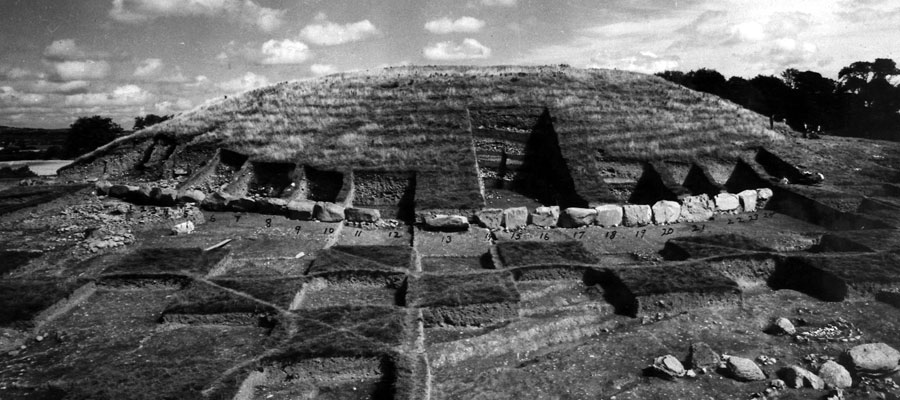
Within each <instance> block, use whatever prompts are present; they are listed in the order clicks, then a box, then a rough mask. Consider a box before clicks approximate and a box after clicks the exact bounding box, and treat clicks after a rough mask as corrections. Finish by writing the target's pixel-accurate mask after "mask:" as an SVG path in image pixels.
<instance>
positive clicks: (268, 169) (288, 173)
mask: <svg viewBox="0 0 900 400" xmlns="http://www.w3.org/2000/svg"><path fill="white" fill-rule="evenodd" d="M252 164H253V177H252V179H251V180H250V183H249V185H248V188H247V194H248V195H250V196H258V197H270V198H282V199H289V198H294V197H296V196H295V195H297V196H302V197H303V198H305V197H306V193H303V192H304V191H306V190H307V189H308V188H307V187H305V186H303V185H302V183H305V182H304V178H303V176H302V174H303V168H298V167H297V164H294V163H268V162H252ZM295 192H297V193H295Z"/></svg>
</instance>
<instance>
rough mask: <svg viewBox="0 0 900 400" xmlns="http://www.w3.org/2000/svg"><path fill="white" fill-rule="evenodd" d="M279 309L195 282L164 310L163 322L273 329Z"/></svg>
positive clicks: (160, 319) (180, 292) (215, 286)
mask: <svg viewBox="0 0 900 400" xmlns="http://www.w3.org/2000/svg"><path fill="white" fill-rule="evenodd" d="M276 314H277V310H276V309H274V308H273V307H271V306H269V305H267V304H265V303H263V302H260V301H258V300H255V299H253V298H250V297H249V296H242V295H240V294H238V293H234V292H232V291H230V290H228V289H226V288H223V287H220V286H217V285H214V284H210V283H206V282H200V281H194V282H192V283H191V284H190V285H188V286H187V287H186V288H184V289H183V290H180V291H178V292H176V293H175V296H173V298H172V300H171V302H170V303H169V305H168V306H166V308H165V310H163V312H162V315H161V316H160V318H159V321H160V323H167V324H172V323H174V324H187V325H238V326H259V327H264V328H272V327H274V325H275V323H276V322H275V316H276Z"/></svg>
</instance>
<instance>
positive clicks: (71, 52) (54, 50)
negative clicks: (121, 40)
mask: <svg viewBox="0 0 900 400" xmlns="http://www.w3.org/2000/svg"><path fill="white" fill-rule="evenodd" d="M108 57H109V53H107V52H103V51H87V50H85V49H83V48H81V46H79V45H78V44H77V43H75V39H59V40H54V41H53V42H52V43H50V44H49V45H48V46H47V47H46V48H44V58H45V59H47V60H50V61H72V60H86V59H89V58H93V59H102V58H108Z"/></svg>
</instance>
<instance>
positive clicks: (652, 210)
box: [475, 189, 772, 230]
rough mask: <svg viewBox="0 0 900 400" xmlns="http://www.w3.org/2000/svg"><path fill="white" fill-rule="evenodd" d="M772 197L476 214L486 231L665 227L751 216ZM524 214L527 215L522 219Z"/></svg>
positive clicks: (754, 193)
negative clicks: (723, 216)
mask: <svg viewBox="0 0 900 400" xmlns="http://www.w3.org/2000/svg"><path fill="white" fill-rule="evenodd" d="M771 197H772V190H770V189H756V190H752V189H751V190H745V191H742V192H740V193H737V194H733V193H724V192H723V193H719V194H717V195H715V196H714V197H712V198H710V197H709V196H707V195H705V194H701V195H699V196H687V197H684V198H682V199H681V200H680V201H672V200H660V201H658V202H656V203H655V204H653V205H652V206H650V205H644V204H624V205H622V204H603V205H599V206H595V207H591V208H577V207H570V208H566V209H560V208H559V207H556V206H552V207H538V208H536V209H534V210H531V211H529V210H527V209H526V208H525V207H513V208H507V209H490V208H489V209H484V210H481V211H479V212H477V213H476V215H475V219H476V220H477V222H478V224H480V225H481V226H483V227H485V228H488V229H507V230H511V229H517V228H520V227H524V226H526V225H534V226H540V227H560V228H577V227H582V226H592V225H594V226H603V227H613V226H620V225H624V226H643V225H651V224H654V225H669V224H674V223H680V222H703V221H708V220H710V219H712V218H713V217H714V216H715V215H717V214H738V213H743V212H755V211H756V210H758V209H761V208H763V207H764V206H765V204H766V202H767V201H768V200H769V199H770V198H771ZM526 214H527V215H526Z"/></svg>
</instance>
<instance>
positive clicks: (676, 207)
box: [651, 200, 681, 225]
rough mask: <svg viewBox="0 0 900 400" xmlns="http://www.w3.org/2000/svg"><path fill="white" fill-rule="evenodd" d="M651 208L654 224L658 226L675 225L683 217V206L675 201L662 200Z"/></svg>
mask: <svg viewBox="0 0 900 400" xmlns="http://www.w3.org/2000/svg"><path fill="white" fill-rule="evenodd" d="M651 208H652V209H653V223H655V224H657V225H666V224H674V223H676V222H678V217H680V216H681V204H678V202H675V201H669V200H660V201H657V202H656V204H654V205H653V207H651Z"/></svg>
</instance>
